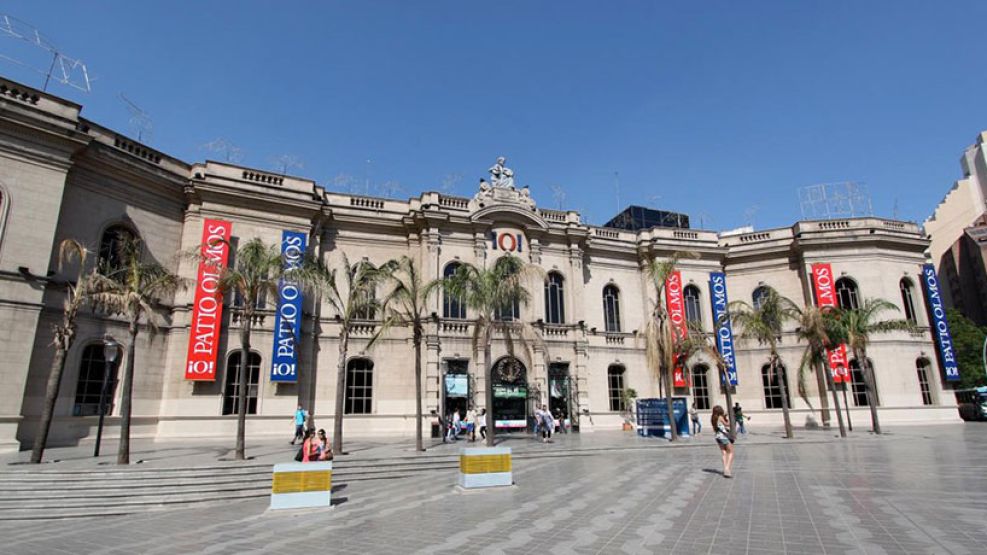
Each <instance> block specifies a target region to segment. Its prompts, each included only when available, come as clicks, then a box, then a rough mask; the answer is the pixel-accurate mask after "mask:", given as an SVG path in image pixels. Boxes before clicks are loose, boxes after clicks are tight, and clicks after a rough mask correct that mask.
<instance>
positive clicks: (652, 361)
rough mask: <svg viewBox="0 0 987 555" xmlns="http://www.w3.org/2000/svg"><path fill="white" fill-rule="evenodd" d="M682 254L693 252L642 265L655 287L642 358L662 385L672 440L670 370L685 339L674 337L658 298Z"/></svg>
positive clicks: (683, 348) (683, 351)
mask: <svg viewBox="0 0 987 555" xmlns="http://www.w3.org/2000/svg"><path fill="white" fill-rule="evenodd" d="M683 255H684V256H688V257H690V258H695V257H696V256H697V255H696V254H694V253H675V254H674V255H673V256H672V258H670V259H668V260H662V261H659V260H657V259H652V260H651V261H650V262H649V263H648V265H647V266H646V267H645V274H646V275H647V276H648V278H649V279H650V280H651V282H652V284H653V285H654V288H655V298H654V299H652V301H651V317H650V318H648V321H647V322H646V323H645V325H644V341H645V359H646V360H647V363H648V367H649V368H650V369H651V371H652V372H654V373H655V376H656V377H657V378H658V380H660V381H661V383H662V385H663V387H664V389H665V402H666V403H667V405H668V406H667V408H668V422H669V423H670V424H671V425H670V428H671V435H670V436H669V440H670V441H675V440H677V439H678V437H679V435H678V430H677V429H676V428H675V411H674V410H673V407H672V393H673V392H672V372H674V370H675V366H676V365H677V364H679V363H680V362H684V361H685V359H686V358H688V356H687V355H686V351H687V350H688V342H687V338H678V337H676V334H675V333H674V330H673V329H672V325H671V322H670V320H669V315H668V310H667V309H666V307H665V303H664V302H662V298H663V296H664V294H665V284H666V282H667V280H668V278H669V276H671V275H672V273H673V272H674V271H675V265H676V264H677V263H678V260H679V258H680V257H681V256H683ZM683 357H684V358H683Z"/></svg>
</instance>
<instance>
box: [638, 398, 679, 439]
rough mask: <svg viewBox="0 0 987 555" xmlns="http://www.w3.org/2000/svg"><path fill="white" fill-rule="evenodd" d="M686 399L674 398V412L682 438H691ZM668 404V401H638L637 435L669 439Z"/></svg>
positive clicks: (677, 428)
mask: <svg viewBox="0 0 987 555" xmlns="http://www.w3.org/2000/svg"><path fill="white" fill-rule="evenodd" d="M686 407H687V404H686V398H685V397H672V412H673V414H674V418H675V425H676V430H678V433H679V436H680V437H689V411H688V409H687V408H686ZM667 417H668V404H667V402H666V399H638V401H637V434H638V435H640V436H644V437H668V436H669V435H670V433H671V428H670V427H669V425H668V422H667V419H668V418H667Z"/></svg>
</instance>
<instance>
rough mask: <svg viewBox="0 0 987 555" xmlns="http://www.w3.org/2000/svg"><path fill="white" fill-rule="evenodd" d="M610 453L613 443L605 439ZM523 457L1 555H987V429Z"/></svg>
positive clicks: (47, 526)
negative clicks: (459, 486) (467, 480)
mask: <svg viewBox="0 0 987 555" xmlns="http://www.w3.org/2000/svg"><path fill="white" fill-rule="evenodd" d="M607 441H609V440H607ZM708 447H709V448H708V449H698V448H693V449H662V450H642V451H621V452H613V453H608V452H606V451H601V452H599V453H596V454H593V455H591V456H578V457H576V456H573V457H562V458H553V459H544V458H542V459H519V460H517V461H516V462H515V474H516V481H517V483H518V486H517V487H514V488H508V489H504V490H498V491H484V492H470V493H461V492H459V491H457V490H456V489H454V488H453V484H454V482H455V474H454V473H450V472H448V471H436V472H427V473H419V474H415V475H413V476H410V477H408V478H403V479H398V480H389V481H359V482H356V481H355V482H352V483H349V484H346V486H347V487H346V488H345V489H344V490H342V491H341V492H340V494H339V495H337V497H346V498H347V500H346V502H344V503H341V504H339V505H338V506H336V508H334V509H332V510H328V511H318V512H298V513H293V514H285V513H272V512H268V511H266V506H267V501H266V500H263V499H260V500H248V501H237V502H231V503H229V504H228V505H227V506H223V507H218V508H217V507H208V508H189V509H182V510H174V511H164V512H159V513H150V514H144V515H132V516H126V517H111V518H99V519H81V520H68V521H61V522H19V523H13V522H0V537H3V538H4V545H3V548H2V549H0V551H3V552H4V553H121V554H128V555H129V554H131V553H161V554H170V553H184V552H196V553H283V552H293V553H296V552H311V551H317V552H319V553H350V554H354V553H355V554H358V555H369V554H375V553H414V552H421V553H537V554H539V555H541V554H547V553H594V554H599V553H607V554H608V553H707V554H710V553H716V554H719V553H745V554H754V553H757V554H760V553H830V554H835V553H981V552H983V550H982V549H981V548H982V546H983V545H985V544H987V527H985V526H984V523H985V522H987V498H985V493H984V492H987V462H985V461H987V426H970V425H967V426H955V427H953V426H949V427H943V426H940V427H936V428H934V429H925V431H923V430H914V431H910V432H909V433H908V434H900V435H897V434H896V437H895V439H894V441H888V440H886V438H871V437H863V438H857V439H854V440H852V441H847V442H839V441H835V442H825V443H821V442H802V443H792V444H784V445H775V444H768V443H763V444H753V443H752V444H747V445H744V444H741V445H740V446H739V447H738V456H737V460H736V464H735V468H734V473H735V476H736V477H735V478H734V479H733V480H725V479H724V478H722V477H721V476H719V475H718V474H715V473H713V472H708V471H706V469H711V470H715V469H716V468H717V465H718V464H719V457H718V454H717V453H716V451H715V447H714V446H712V445H709V446H708Z"/></svg>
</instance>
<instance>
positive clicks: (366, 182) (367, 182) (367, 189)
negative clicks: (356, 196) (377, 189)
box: [363, 158, 374, 197]
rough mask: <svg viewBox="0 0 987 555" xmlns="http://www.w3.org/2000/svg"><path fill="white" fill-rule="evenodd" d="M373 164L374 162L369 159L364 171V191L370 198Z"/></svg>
mask: <svg viewBox="0 0 987 555" xmlns="http://www.w3.org/2000/svg"><path fill="white" fill-rule="evenodd" d="M373 163H374V161H373V160H371V159H370V158H367V165H366V166H364V169H363V189H364V194H365V195H367V196H368V197H369V196H370V179H371V177H370V170H371V169H372V167H373Z"/></svg>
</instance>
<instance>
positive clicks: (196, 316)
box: [185, 220, 233, 382]
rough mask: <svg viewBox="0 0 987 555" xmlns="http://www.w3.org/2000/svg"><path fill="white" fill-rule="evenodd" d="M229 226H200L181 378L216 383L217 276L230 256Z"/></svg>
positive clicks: (219, 304) (215, 223)
mask: <svg viewBox="0 0 987 555" xmlns="http://www.w3.org/2000/svg"><path fill="white" fill-rule="evenodd" d="M232 228H233V224H231V223H230V222H224V221H222V220H205V222H204V223H203V226H202V247H201V249H202V250H201V251H200V252H201V253H202V260H201V261H200V262H199V275H198V278H197V279H196V281H195V304H193V305H192V323H191V326H190V327H189V337H188V357H187V362H186V364H185V379H186V380H193V381H207V382H212V381H216V354H217V352H218V350H219V331H220V326H221V325H222V320H223V297H222V295H221V294H220V292H219V276H220V273H221V272H222V270H223V268H225V267H226V261H227V260H228V259H229V255H230V245H229V243H228V241H229V240H230V231H231V230H232Z"/></svg>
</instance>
